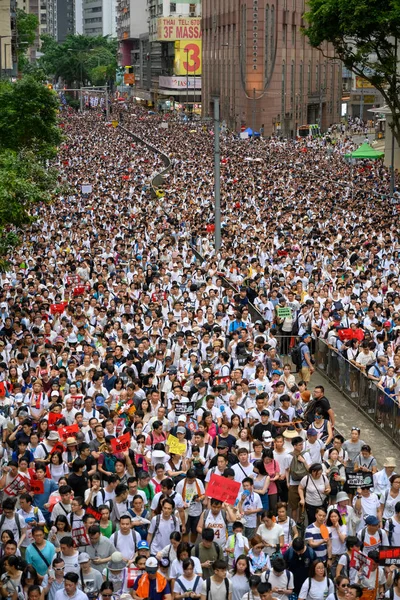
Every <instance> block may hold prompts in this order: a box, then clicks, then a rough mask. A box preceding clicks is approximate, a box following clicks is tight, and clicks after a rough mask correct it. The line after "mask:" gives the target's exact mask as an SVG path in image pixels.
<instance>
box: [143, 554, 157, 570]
mask: <svg viewBox="0 0 400 600" xmlns="http://www.w3.org/2000/svg"><path fill="white" fill-rule="evenodd" d="M145 569H146V571H147V573H153V574H154V573H157V570H158V560H157V559H156V558H154V556H149V558H148V559H147V560H146V564H145Z"/></svg>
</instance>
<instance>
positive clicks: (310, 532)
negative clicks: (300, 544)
mask: <svg viewBox="0 0 400 600" xmlns="http://www.w3.org/2000/svg"><path fill="white" fill-rule="evenodd" d="M329 537H330V538H332V534H331V533H329ZM323 539H324V538H323V537H322V535H321V530H320V528H319V527H317V526H316V525H315V523H312V524H311V525H309V526H308V527H307V528H306V532H305V535H304V540H305V541H306V542H307V541H308V540H313V541H314V542H319V541H320V540H323ZM313 550H314V552H315V554H316V556H317V558H318V559H319V560H323V561H325V560H326V559H327V558H328V543H327V542H326V543H325V544H321V545H320V546H318V547H317V548H313Z"/></svg>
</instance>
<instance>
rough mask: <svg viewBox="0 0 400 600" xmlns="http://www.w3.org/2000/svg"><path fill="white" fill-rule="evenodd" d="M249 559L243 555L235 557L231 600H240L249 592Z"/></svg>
mask: <svg viewBox="0 0 400 600" xmlns="http://www.w3.org/2000/svg"><path fill="white" fill-rule="evenodd" d="M250 576H251V571H250V559H249V558H248V557H247V556H246V555H245V554H240V556H238V557H237V559H236V562H235V566H234V567H233V572H232V577H231V582H232V600H242V598H243V596H244V595H245V594H247V592H248V591H249V590H250V583H249V580H250Z"/></svg>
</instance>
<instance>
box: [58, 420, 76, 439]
mask: <svg viewBox="0 0 400 600" xmlns="http://www.w3.org/2000/svg"><path fill="white" fill-rule="evenodd" d="M78 431H79V425H78V423H74V425H66V426H65V427H59V428H58V435H59V436H60V440H61V441H63V442H65V440H66V439H67V438H69V437H75V436H74V434H75V433H78Z"/></svg>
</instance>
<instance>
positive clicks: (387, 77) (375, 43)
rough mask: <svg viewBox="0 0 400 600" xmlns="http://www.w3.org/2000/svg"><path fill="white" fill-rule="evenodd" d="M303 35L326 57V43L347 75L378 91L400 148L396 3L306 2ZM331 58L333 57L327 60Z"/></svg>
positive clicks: (394, 0)
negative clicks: (364, 81)
mask: <svg viewBox="0 0 400 600" xmlns="http://www.w3.org/2000/svg"><path fill="white" fill-rule="evenodd" d="M305 19H306V21H307V27H306V28H305V29H304V33H305V35H306V36H307V38H308V40H309V42H310V44H311V46H313V47H314V48H318V49H320V50H321V52H322V53H323V54H324V56H326V54H327V53H326V45H325V43H326V42H329V43H330V44H332V46H333V48H334V52H335V57H337V58H340V59H341V60H342V62H343V64H344V66H345V67H347V68H348V69H349V70H350V71H352V72H353V73H355V74H356V75H359V76H361V77H363V78H365V79H366V80H367V81H369V82H371V83H372V85H373V86H374V87H375V88H376V89H377V90H379V91H380V93H381V94H382V96H383V97H384V99H385V102H386V103H387V105H388V107H389V108H390V110H391V112H392V118H393V133H394V135H395V137H396V140H397V142H398V143H399V144H400V94H399V91H400V73H399V72H398V69H397V66H398V59H397V46H398V42H399V41H400V1H399V0H387V1H386V2H382V0H308V11H307V12H306V14H305ZM329 58H332V56H329Z"/></svg>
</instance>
